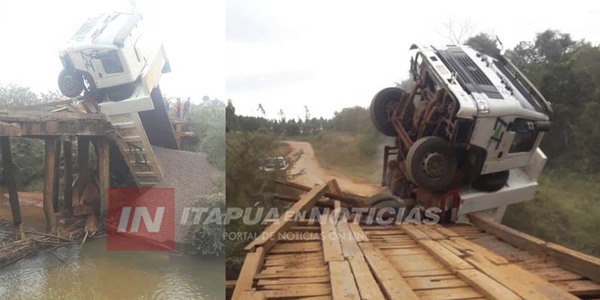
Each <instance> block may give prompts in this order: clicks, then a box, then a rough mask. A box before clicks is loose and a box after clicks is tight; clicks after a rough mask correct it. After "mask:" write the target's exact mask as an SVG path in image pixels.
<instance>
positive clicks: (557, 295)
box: [465, 253, 577, 299]
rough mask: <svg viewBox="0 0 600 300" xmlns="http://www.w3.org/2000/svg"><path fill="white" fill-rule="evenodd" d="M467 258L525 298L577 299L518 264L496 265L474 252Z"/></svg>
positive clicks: (479, 268)
mask: <svg viewBox="0 0 600 300" xmlns="http://www.w3.org/2000/svg"><path fill="white" fill-rule="evenodd" d="M465 260H466V261H468V262H469V263H471V264H472V265H474V266H475V267H476V268H477V269H478V270H480V271H481V272H483V273H485V274H486V275H488V276H489V277H491V278H492V279H494V280H495V281H497V282H498V283H500V284H502V285H503V286H505V287H507V288H508V289H510V290H512V291H513V292H514V293H516V294H517V295H519V296H520V297H523V298H525V299H577V297H574V296H573V295H571V294H569V293H567V292H565V291H564V290H561V289H559V288H558V287H557V286H555V285H553V284H551V283H549V282H547V281H546V280H544V279H542V278H541V277H539V276H537V275H535V274H533V273H530V272H528V271H526V270H524V269H522V268H521V267H519V266H517V265H514V264H506V265H496V264H494V263H492V262H491V261H490V260H488V259H487V258H486V257H484V256H483V255H480V254H478V253H474V254H473V255H471V256H469V257H467V258H465Z"/></svg>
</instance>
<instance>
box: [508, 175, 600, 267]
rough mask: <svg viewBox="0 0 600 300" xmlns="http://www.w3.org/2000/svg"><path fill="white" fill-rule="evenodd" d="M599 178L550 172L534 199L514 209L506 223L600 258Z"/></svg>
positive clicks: (512, 207) (512, 206) (510, 210)
mask: <svg viewBox="0 0 600 300" xmlns="http://www.w3.org/2000/svg"><path fill="white" fill-rule="evenodd" d="M598 203H600V178H598V177H595V176H594V177H585V176H582V175H581V174H576V173H566V172H557V171H555V170H552V169H551V170H547V171H546V172H545V174H544V176H542V178H541V180H540V186H539V188H538V191H537V193H536V196H535V199H534V200H533V201H530V202H525V203H519V204H515V205H511V206H510V207H509V208H508V210H507V212H506V214H505V217H504V220H503V223H504V224H506V225H507V226H510V227H512V228H515V229H518V230H520V231H523V232H527V233H529V234H531V235H533V236H536V237H539V238H541V239H544V240H547V241H551V242H554V243H557V244H560V245H564V246H568V247H571V248H574V249H577V250H580V251H583V252H586V253H589V254H592V255H596V256H600V235H599V234H598V232H600V219H599V218H598V216H600V206H598Z"/></svg>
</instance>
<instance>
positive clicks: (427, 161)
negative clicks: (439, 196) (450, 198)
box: [405, 136, 458, 192]
mask: <svg viewBox="0 0 600 300" xmlns="http://www.w3.org/2000/svg"><path fill="white" fill-rule="evenodd" d="M405 163H406V175H407V178H408V179H409V180H410V181H411V182H412V183H414V184H416V185H417V186H419V187H421V188H424V189H426V190H429V191H432V192H441V191H446V190H448V189H449V188H451V185H452V183H453V182H454V179H455V176H456V171H457V168H458V162H457V159H456V152H455V149H454V148H453V147H452V146H451V145H450V143H448V142H447V141H446V140H444V139H442V138H439V137H435V136H427V137H424V138H421V139H419V140H417V141H416V142H415V143H414V144H413V145H412V146H411V147H410V149H409V150H408V154H407V155H406V161H405Z"/></svg>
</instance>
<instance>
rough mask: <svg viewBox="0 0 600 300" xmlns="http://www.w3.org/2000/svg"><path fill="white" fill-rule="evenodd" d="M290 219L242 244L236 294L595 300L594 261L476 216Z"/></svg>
mask: <svg viewBox="0 0 600 300" xmlns="http://www.w3.org/2000/svg"><path fill="white" fill-rule="evenodd" d="M328 187H329V191H330V192H332V193H337V194H339V193H341V191H339V189H337V191H336V184H335V182H333V184H332V182H330V183H329V184H328V186H324V187H316V188H314V189H312V190H311V191H310V192H308V193H306V194H305V195H304V196H302V197H301V199H300V200H298V201H297V202H296V203H295V204H294V205H293V206H292V208H290V210H288V212H295V211H303V210H306V209H308V208H310V207H312V205H314V204H315V203H316V201H319V200H320V201H323V199H322V197H323V195H324V191H326V190H327V189H328ZM336 205H339V203H337V204H336ZM286 215H288V214H287V213H286V214H284V215H283V216H282V217H281V219H280V220H279V221H280V222H278V223H274V224H272V225H269V226H268V227H267V228H266V229H265V232H263V233H266V234H269V235H272V237H274V238H258V239H256V240H254V241H253V242H252V243H250V244H249V245H248V247H246V250H247V251H248V253H247V256H246V259H245V261H244V265H243V267H242V270H241V273H240V276H239V278H238V280H237V282H236V284H235V290H234V293H233V299H579V298H583V299H600V284H599V282H600V259H598V258H595V257H592V256H589V255H585V254H583V253H580V252H576V251H573V250H570V249H567V248H564V247H561V246H559V245H555V244H552V243H549V242H545V241H542V240H539V239H537V238H534V237H532V236H529V235H526V234H523V233H521V232H519V231H516V230H513V229H510V228H508V227H506V226H503V225H501V224H497V223H495V222H493V221H491V220H488V219H486V218H484V217H480V216H478V215H473V216H471V223H472V225H444V226H442V225H439V224H435V225H424V224H421V225H409V224H402V225H390V226H372V225H364V224H355V223H353V222H338V223H337V224H336V223H335V222H331V221H330V222H317V223H316V224H313V225H309V224H308V223H307V222H306V221H299V222H295V221H293V220H292V219H290V218H289V217H286ZM327 217H328V215H325V216H324V217H322V220H325V218H327ZM329 220H331V219H329ZM284 232H285V235H283V234H282V233H284ZM266 234H262V235H261V237H263V236H268V235H266ZM278 237H279V238H278Z"/></svg>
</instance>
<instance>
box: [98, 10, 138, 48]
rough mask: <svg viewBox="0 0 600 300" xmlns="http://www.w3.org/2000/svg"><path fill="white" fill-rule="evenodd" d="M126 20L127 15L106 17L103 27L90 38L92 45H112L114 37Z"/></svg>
mask: <svg viewBox="0 0 600 300" xmlns="http://www.w3.org/2000/svg"><path fill="white" fill-rule="evenodd" d="M128 18H129V15H126V14H117V15H109V16H107V17H106V18H105V19H104V20H103V22H104V25H103V27H102V28H100V29H99V31H98V32H95V33H94V35H93V36H92V38H93V43H94V44H101V45H112V44H113V40H114V38H115V36H116V35H117V33H118V32H119V31H120V30H121V27H123V25H125V23H126V22H127V19H128Z"/></svg>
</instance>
